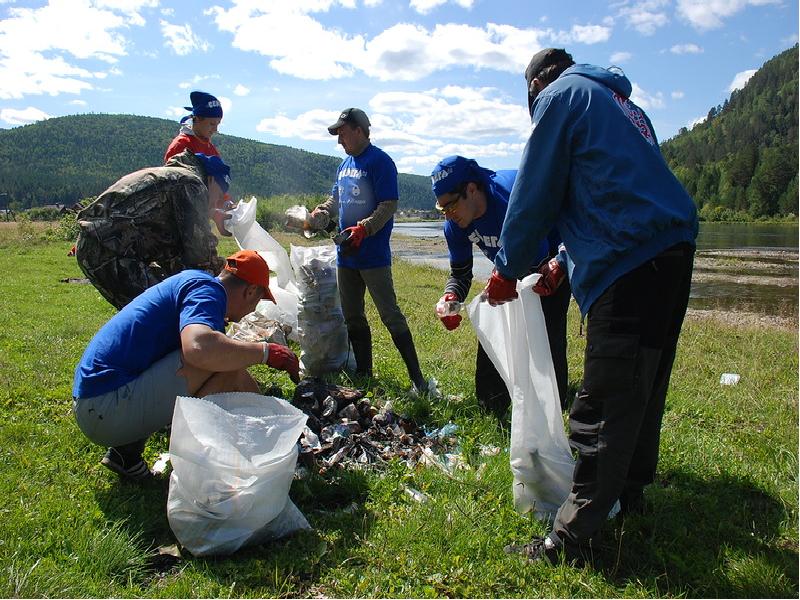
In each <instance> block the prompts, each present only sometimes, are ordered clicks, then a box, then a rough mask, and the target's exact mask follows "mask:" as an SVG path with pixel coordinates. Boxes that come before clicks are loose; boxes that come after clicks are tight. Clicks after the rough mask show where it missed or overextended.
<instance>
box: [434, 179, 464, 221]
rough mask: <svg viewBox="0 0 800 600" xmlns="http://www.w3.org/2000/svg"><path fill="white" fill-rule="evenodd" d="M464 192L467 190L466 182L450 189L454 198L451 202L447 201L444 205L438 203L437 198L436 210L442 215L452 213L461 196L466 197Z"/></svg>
mask: <svg viewBox="0 0 800 600" xmlns="http://www.w3.org/2000/svg"><path fill="white" fill-rule="evenodd" d="M466 192H467V184H466V183H464V184H462V185H460V186H458V187H457V188H456V189H454V190H453V191H452V194H453V195H455V197H456V199H455V200H453V201H452V202H448V203H447V204H445V205H444V206H442V205H441V204H439V201H438V200H437V201H436V210H438V211H439V213H440V214H443V215H444V216H447V215H450V214H452V213H453V211H454V210H455V209H456V206H457V205H458V202H459V200H461V199H462V198H466V197H467V193H466Z"/></svg>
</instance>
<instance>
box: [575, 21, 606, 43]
mask: <svg viewBox="0 0 800 600" xmlns="http://www.w3.org/2000/svg"><path fill="white" fill-rule="evenodd" d="M610 37H611V28H609V27H606V26H603V25H573V26H572V29H571V30H570V40H571V41H572V42H578V43H581V44H597V43H600V42H607V41H608V39H609V38H610Z"/></svg>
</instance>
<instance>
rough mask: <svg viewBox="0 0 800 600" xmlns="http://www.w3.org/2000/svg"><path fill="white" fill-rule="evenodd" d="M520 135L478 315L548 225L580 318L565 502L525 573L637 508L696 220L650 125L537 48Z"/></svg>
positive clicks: (589, 540)
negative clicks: (556, 236)
mask: <svg viewBox="0 0 800 600" xmlns="http://www.w3.org/2000/svg"><path fill="white" fill-rule="evenodd" d="M525 81H526V83H527V86H528V107H529V111H530V114H531V121H532V123H533V127H532V129H531V134H530V138H529V139H528V143H527V145H526V147H525V150H524V152H523V155H522V161H521V163H520V168H519V174H518V176H517V180H516V182H515V183H514V189H513V190H512V192H511V197H510V198H509V201H508V212H507V214H506V220H505V222H504V223H503V231H502V233H501V234H500V245H501V249H500V251H499V252H498V253H497V256H496V257H495V260H494V264H495V270H494V272H493V274H492V277H491V279H490V280H489V283H488V284H487V286H486V289H485V290H484V292H485V295H486V297H487V299H488V301H489V303H490V304H493V305H496V304H502V303H503V302H508V301H511V300H513V299H514V298H516V296H517V293H516V290H515V287H516V277H518V276H520V275H521V274H523V273H524V272H525V271H526V270H527V269H528V267H529V264H528V257H529V256H530V254H531V253H532V252H535V250H536V248H537V245H538V244H539V242H540V241H541V240H542V239H544V238H545V236H546V235H547V232H548V231H549V230H550V228H552V227H553V226H554V225H555V226H556V227H558V230H559V232H560V233H561V235H562V237H563V241H564V244H565V246H566V249H567V252H568V253H569V256H570V259H571V264H570V268H571V271H570V273H569V278H570V283H571V285H572V293H573V295H574V296H575V300H576V301H577V303H578V306H579V307H580V309H581V313H582V314H583V315H584V316H586V318H587V334H586V353H585V358H584V371H583V386H582V389H581V391H580V392H579V393H578V395H577V396H576V398H575V401H574V402H573V404H572V409H571V411H570V419H569V426H570V445H571V446H572V449H573V450H574V451H575V453H576V455H577V461H576V464H575V470H574V472H573V485H572V491H571V492H570V494H569V495H568V497H567V499H566V500H565V501H564V504H562V505H561V508H560V509H559V511H558V514H557V515H556V518H555V521H554V523H553V529H552V531H551V532H550V533H549V535H548V536H547V537H546V538H534V540H533V541H532V542H531V543H530V544H528V545H526V546H525V554H526V555H527V556H528V557H529V559H531V560H534V561H536V560H543V559H544V560H547V561H548V562H551V563H553V562H556V561H558V560H559V556H561V555H562V554H563V555H564V556H565V557H566V559H567V560H569V561H573V560H578V561H579V560H581V559H582V558H584V557H587V556H589V553H590V552H591V551H592V545H593V543H594V542H595V540H596V539H597V535H598V532H599V530H600V527H601V526H602V524H603V523H604V522H605V521H606V518H607V516H608V514H609V511H610V510H611V508H612V506H613V505H614V503H615V502H616V501H617V500H618V499H619V501H620V506H621V509H622V512H623V514H624V513H629V512H632V511H637V512H638V511H641V510H643V509H644V507H645V503H644V493H643V492H644V488H645V486H647V485H648V484H650V483H652V482H653V481H654V478H655V472H656V465H657V464H658V446H659V437H660V431H661V418H662V415H663V413H664V403H665V399H666V395H667V388H668V386H669V379H670V374H671V372H672V364H673V361H674V359H675V351H676V347H677V344H678V336H679V335H680V331H681V326H682V324H683V318H684V315H685V314H686V307H687V303H688V300H689V288H690V284H691V279H692V266H693V262H694V250H695V238H696V236H697V211H696V208H695V205H694V202H693V201H692V199H691V198H690V197H689V195H688V194H687V193H686V190H685V189H684V188H683V186H682V185H681V184H680V182H679V181H678V179H677V178H676V177H675V176H674V175H673V174H672V172H671V171H670V170H669V167H668V166H667V163H666V162H665V161H664V158H663V156H662V155H661V152H660V150H659V148H658V140H657V139H656V136H655V132H654V131H653V125H652V123H651V122H650V119H649V118H648V117H647V115H646V114H645V113H644V111H642V109H641V108H639V107H638V106H636V105H635V104H634V103H633V102H631V100H630V95H631V91H632V85H631V82H630V81H629V80H628V78H627V77H625V76H624V75H623V74H621V73H620V72H618V71H612V70H607V69H603V68H600V67H596V66H593V65H585V64H584V65H576V64H575V63H574V61H573V60H572V57H571V56H570V55H569V54H567V52H566V51H564V50H563V49H559V48H546V49H544V50H541V51H539V52H537V53H536V54H534V55H533V57H532V58H531V61H530V64H529V65H528V68H527V69H526V70H525Z"/></svg>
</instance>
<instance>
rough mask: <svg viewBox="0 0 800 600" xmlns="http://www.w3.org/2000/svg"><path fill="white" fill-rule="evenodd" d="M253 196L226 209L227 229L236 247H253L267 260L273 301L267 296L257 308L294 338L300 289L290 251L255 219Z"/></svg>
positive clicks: (251, 248)
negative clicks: (287, 329)
mask: <svg viewBox="0 0 800 600" xmlns="http://www.w3.org/2000/svg"><path fill="white" fill-rule="evenodd" d="M257 206H258V200H256V198H255V197H253V198H251V199H250V201H248V202H245V201H244V200H241V201H239V203H238V204H237V205H236V206H235V207H234V208H233V209H232V210H231V211H229V214H230V215H231V218H230V219H229V220H228V221H227V223H226V226H227V228H228V231H230V232H231V233H232V234H233V237H234V239H235V240H236V243H237V244H238V245H239V248H246V249H248V250H255V251H257V252H258V253H259V254H260V255H261V256H263V257H264V260H266V261H267V264H268V265H269V269H270V271H272V273H273V276H271V277H270V280H269V289H270V291H272V295H273V296H274V297H275V304H273V303H272V302H270V301H269V300H263V301H261V302H259V303H258V307H257V309H256V310H257V311H258V312H259V313H260V314H261V315H262V316H264V317H265V318H269V319H273V320H275V321H279V322H280V323H281V324H284V325H287V326H289V327H290V328H291V330H290V331H289V333H288V336H289V338H290V339H292V340H294V341H297V334H296V330H297V297H298V295H299V292H298V290H297V285H296V283H295V279H294V271H293V270H292V264H291V261H290V260H289V255H288V254H287V253H286V250H284V249H283V246H281V245H280V244H279V243H278V242H277V241H276V240H275V238H273V237H272V236H271V235H270V234H269V233H267V232H266V231H265V230H264V228H263V227H261V225H260V224H259V223H258V221H256V207H257Z"/></svg>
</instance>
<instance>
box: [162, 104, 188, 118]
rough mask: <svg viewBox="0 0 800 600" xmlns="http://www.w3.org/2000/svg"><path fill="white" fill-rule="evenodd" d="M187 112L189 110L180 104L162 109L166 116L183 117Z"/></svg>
mask: <svg viewBox="0 0 800 600" xmlns="http://www.w3.org/2000/svg"><path fill="white" fill-rule="evenodd" d="M188 113H189V111H188V110H186V109H185V108H183V107H182V106H169V107H167V109H166V110H165V111H164V114H165V115H167V116H168V117H185V116H186V115H187V114H188Z"/></svg>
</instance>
